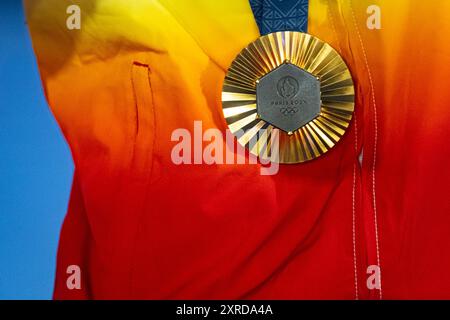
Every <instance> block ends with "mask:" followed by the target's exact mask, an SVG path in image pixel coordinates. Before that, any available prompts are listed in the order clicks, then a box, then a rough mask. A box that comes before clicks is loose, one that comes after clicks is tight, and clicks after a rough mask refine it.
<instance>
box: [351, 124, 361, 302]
mask: <svg viewBox="0 0 450 320" xmlns="http://www.w3.org/2000/svg"><path fill="white" fill-rule="evenodd" d="M357 153H358V121H357V120H356V117H355V154H357ZM355 203H356V162H354V163H353V189H352V236H353V268H354V272H355V300H358V299H359V293H358V268H357V260H356V205H355Z"/></svg>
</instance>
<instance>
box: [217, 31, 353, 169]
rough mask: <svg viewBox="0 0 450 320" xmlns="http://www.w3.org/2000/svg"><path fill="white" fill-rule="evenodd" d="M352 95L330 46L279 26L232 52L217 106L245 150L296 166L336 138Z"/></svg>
mask: <svg viewBox="0 0 450 320" xmlns="http://www.w3.org/2000/svg"><path fill="white" fill-rule="evenodd" d="M354 97H355V91H354V86H353V80H352V76H351V74H350V71H349V69H348V67H347V65H346V64H345V62H344V60H343V59H342V57H341V56H340V55H339V53H338V52H337V51H336V50H334V49H333V48H332V47H331V46H330V45H329V44H327V43H325V42H323V41H321V40H320V39H318V38H316V37H314V36H311V35H309V34H306V33H302V32H291V31H283V32H275V33H271V34H268V35H265V36H262V37H260V38H259V39H257V40H256V41H254V42H252V43H250V44H249V45H248V46H247V47H246V48H244V49H243V50H242V51H241V52H240V53H239V55H238V56H237V57H236V59H235V60H234V61H233V63H232V65H231V67H230V68H229V70H228V72H227V75H226V77H225V82H224V85H223V90H222V105H223V113H224V117H225V120H226V121H227V124H228V127H229V129H230V131H231V132H232V133H233V134H235V135H236V137H237V140H238V142H239V143H240V144H241V145H243V146H245V147H246V148H248V150H249V151H250V152H251V153H252V154H254V155H256V156H259V157H260V158H267V159H270V160H271V161H276V162H279V163H301V162H306V161H309V160H312V159H315V158H318V157H320V156H322V155H323V154H325V153H326V152H327V151H328V150H330V149H331V148H333V147H334V146H335V145H336V143H338V141H339V140H340V139H341V137H342V136H343V135H344V133H345V131H346V129H347V128H348V127H349V125H350V121H351V119H352V116H353V111H354ZM274 141H276V145H275V142H274Z"/></svg>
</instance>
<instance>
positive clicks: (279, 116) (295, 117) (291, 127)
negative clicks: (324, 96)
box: [256, 63, 321, 133]
mask: <svg viewBox="0 0 450 320" xmlns="http://www.w3.org/2000/svg"><path fill="white" fill-rule="evenodd" d="M256 105H257V111H258V115H259V116H260V118H261V119H262V120H264V121H266V122H268V123H270V124H272V125H274V126H275V127H277V128H279V129H281V130H283V131H286V132H288V133H290V132H294V131H296V130H298V129H300V128H301V127H302V126H304V125H305V124H307V123H308V122H310V121H311V120H313V119H314V118H316V117H317V116H318V115H319V114H320V105H321V101H320V81H319V80H318V79H317V78H316V77H314V76H313V75H312V74H310V73H309V72H306V71H305V70H302V69H300V68H299V67H297V66H296V65H293V64H292V63H283V64H282V65H281V66H279V67H278V68H276V69H274V70H272V71H271V72H269V73H268V74H266V75H265V76H263V77H262V78H261V79H259V81H258V83H257V85H256Z"/></svg>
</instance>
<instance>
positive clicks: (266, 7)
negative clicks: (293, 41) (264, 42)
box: [250, 0, 309, 35]
mask: <svg viewBox="0 0 450 320" xmlns="http://www.w3.org/2000/svg"><path fill="white" fill-rule="evenodd" d="M308 2H309V0H250V6H251V7H252V10H253V14H254V15H255V19H256V23H257V24H258V27H259V31H260V33H261V35H265V34H268V33H272V32H277V31H301V32H307V29H308Z"/></svg>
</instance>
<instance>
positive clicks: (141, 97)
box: [131, 62, 156, 174]
mask: <svg viewBox="0 0 450 320" xmlns="http://www.w3.org/2000/svg"><path fill="white" fill-rule="evenodd" d="M131 81H132V86H133V94H134V102H135V114H136V118H135V119H136V124H135V139H134V148H133V166H134V167H135V169H136V170H137V171H138V172H142V170H143V171H144V172H145V173H147V174H148V173H149V172H150V171H151V168H152V164H153V149H154V142H155V127H156V125H155V109H154V102H153V91H152V83H151V70H150V68H149V66H148V65H146V64H141V63H139V62H134V63H133V66H132V70H131Z"/></svg>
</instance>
